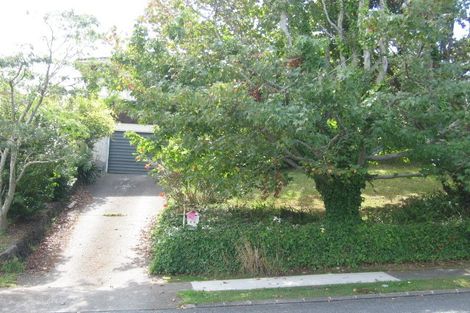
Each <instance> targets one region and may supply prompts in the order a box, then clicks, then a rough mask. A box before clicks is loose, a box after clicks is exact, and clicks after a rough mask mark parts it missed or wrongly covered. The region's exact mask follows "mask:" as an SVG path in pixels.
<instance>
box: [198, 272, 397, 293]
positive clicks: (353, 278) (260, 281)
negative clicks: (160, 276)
mask: <svg viewBox="0 0 470 313" xmlns="http://www.w3.org/2000/svg"><path fill="white" fill-rule="evenodd" d="M388 281H400V279H398V278H396V277H394V276H392V275H390V274H387V273H385V272H369V273H347V274H320V275H300V276H284V277H272V278H248V279H230V280H213V281H198V282H191V286H192V288H193V290H196V291H224V290H253V289H266V288H291V287H307V286H325V285H340V284H356V283H374V282H388Z"/></svg>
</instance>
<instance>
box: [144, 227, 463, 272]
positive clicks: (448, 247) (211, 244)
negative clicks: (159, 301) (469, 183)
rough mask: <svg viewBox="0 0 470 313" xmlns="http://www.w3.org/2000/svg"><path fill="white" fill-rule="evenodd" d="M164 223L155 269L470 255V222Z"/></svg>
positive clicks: (310, 266) (280, 268) (349, 263)
mask: <svg viewBox="0 0 470 313" xmlns="http://www.w3.org/2000/svg"><path fill="white" fill-rule="evenodd" d="M170 224H171V223H165V222H163V223H160V226H159V227H158V229H157V231H156V232H155V234H154V240H155V243H154V256H153V262H152V265H151V271H152V272H153V273H155V274H220V273H250V274H282V273H289V272H293V271H314V270H318V269H325V268H331V267H336V266H346V267H357V266H359V265H365V264H377V263H403V262H426V261H445V260H462V259H470V220H468V219H466V220H461V221H455V222H447V223H445V224H442V223H441V224H439V223H417V224H406V225H393V224H372V223H360V224H356V225H339V224H336V225H335V224H330V225H325V224H321V223H310V224H304V225H293V224H289V223H276V222H273V223H270V224H267V223H258V224H243V225H234V224H230V223H227V225H225V226H221V225H220V224H218V225H216V226H215V227H210V226H202V227H200V228H199V229H196V230H189V229H183V228H182V227H176V226H174V225H170Z"/></svg>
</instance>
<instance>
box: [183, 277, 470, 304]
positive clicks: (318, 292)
mask: <svg viewBox="0 0 470 313" xmlns="http://www.w3.org/2000/svg"><path fill="white" fill-rule="evenodd" d="M456 288H470V278H444V279H442V278H441V279H426V280H409V281H399V282H378V283H366V284H345V285H331V286H322V287H298V288H276V289H259V290H240V291H212V292H207V291H193V290H187V291H181V292H179V293H178V296H179V297H180V298H181V299H182V302H183V303H184V304H205V303H222V302H236V301H256V300H266V299H312V298H321V297H340V296H355V295H363V294H384V293H392V292H405V291H425V290H444V289H456Z"/></svg>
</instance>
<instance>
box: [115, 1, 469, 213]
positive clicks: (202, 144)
mask: <svg viewBox="0 0 470 313" xmlns="http://www.w3.org/2000/svg"><path fill="white" fill-rule="evenodd" d="M467 11H468V3H466V2H460V1H433V2H432V3H429V2H428V1H422V0H416V1H385V0H377V1H366V0H337V1H324V0H321V1H302V2H294V1H292V2H291V1H263V2H259V1H254V0H253V1H251V0H246V1H218V0H201V1H186V2H185V3H182V2H181V1H151V3H150V5H149V8H148V10H147V14H146V17H145V19H144V20H143V22H141V23H140V24H138V25H137V26H136V28H135V31H134V35H133V37H132V39H131V41H130V43H129V45H128V47H127V49H126V50H124V51H118V52H117V53H116V54H115V57H114V61H115V65H116V68H118V69H119V70H120V71H121V80H120V81H119V84H120V88H122V89H125V90H128V91H129V92H130V93H131V94H132V96H133V97H134V99H135V101H128V102H127V108H128V110H129V111H130V112H131V113H133V114H134V115H135V116H136V117H138V118H140V119H141V120H143V121H146V122H150V123H153V124H157V125H158V128H157V129H156V131H155V136H154V138H152V139H151V140H150V141H149V140H144V139H141V140H140V143H141V147H142V149H141V151H142V156H143V157H147V158H148V159H149V161H152V162H155V163H158V164H159V169H157V171H162V170H163V169H165V170H168V169H174V170H175V171H176V172H177V173H180V174H182V176H183V177H188V178H189V177H191V172H193V171H199V169H201V168H203V170H202V172H204V173H205V174H202V175H201V176H204V178H202V179H205V180H206V181H207V182H209V183H210V182H211V181H215V182H219V181H220V180H225V181H228V180H231V182H230V184H229V185H230V186H232V188H230V187H229V188H230V189H231V190H232V191H234V192H236V191H237V190H242V191H245V190H249V189H251V188H255V187H257V188H261V189H263V190H265V191H271V192H272V191H274V192H275V193H277V192H279V190H280V188H282V186H284V185H285V184H286V183H287V179H286V177H285V176H284V175H283V173H282V172H281V169H282V168H283V167H285V166H286V165H289V166H292V167H295V168H299V169H302V170H303V171H305V173H306V174H307V175H309V176H310V177H311V178H312V179H313V180H314V181H315V185H316V188H317V189H318V191H319V192H320V193H321V195H322V198H323V200H324V202H325V207H326V212H327V216H328V217H329V218H331V219H333V220H358V219H359V207H360V204H361V202H362V198H361V190H362V189H363V188H364V186H365V184H366V182H367V181H369V180H372V179H392V178H398V177H414V176H422V175H423V173H422V172H419V173H397V174H394V175H372V174H370V173H369V172H368V164H369V162H370V161H375V162H380V161H386V160H392V159H400V158H403V157H408V158H412V159H419V158H423V157H424V155H425V151H427V150H429V149H427V148H428V147H429V146H435V145H439V144H440V143H441V142H443V141H444V142H445V141H446V140H447V139H446V138H447V137H448V136H450V133H454V134H456V133H459V134H463V135H464V136H465V139H464V140H467V139H468V92H469V90H470V88H469V81H468V76H466V73H467V71H468V69H466V67H465V66H466V65H465V62H462V61H459V60H457V59H455V58H454V59H453V58H449V57H448V56H449V55H452V53H453V50H454V49H455V48H454V47H455V45H456V44H457V43H458V41H457V40H456V39H455V38H453V31H452V27H453V25H454V23H455V22H456V21H457V20H458V19H459V18H461V17H462V16H464V17H465V14H466V12H467ZM138 141H139V140H136V142H138ZM458 142H462V141H458ZM425 148H426V149H425ZM207 169H210V171H208V170H207ZM200 173H201V172H200ZM198 179H201V177H198ZM189 182H191V180H189ZM217 185H218V184H215V186H217ZM219 185H220V184H219ZM223 188H225V190H226V188H227V187H226V185H223Z"/></svg>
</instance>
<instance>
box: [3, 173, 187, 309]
mask: <svg viewBox="0 0 470 313" xmlns="http://www.w3.org/2000/svg"><path fill="white" fill-rule="evenodd" d="M89 189H90V192H91V194H92V195H93V203H92V204H91V205H89V206H88V207H87V208H86V209H85V210H84V212H83V213H81V215H80V216H79V218H78V220H77V222H76V224H75V226H74V228H73V229H71V230H70V237H69V238H70V239H69V240H68V243H67V245H66V247H64V249H63V251H62V253H61V254H60V256H59V260H58V262H57V264H56V266H55V268H54V269H53V270H52V271H50V272H48V273H46V274H43V275H40V276H31V275H26V276H25V277H23V278H22V279H21V280H20V284H21V285H22V287H21V288H15V289H6V290H2V291H0V303H1V306H0V312H70V311H90V310H123V309H134V310H135V309H144V310H145V309H162V308H174V307H175V306H176V302H175V298H176V291H177V290H179V289H182V288H183V289H185V288H188V286H186V285H185V284H165V283H164V282H163V281H161V280H158V279H156V278H151V277H149V275H148V273H147V268H148V266H147V264H146V260H145V258H144V256H143V253H142V252H141V249H139V247H142V242H141V241H142V233H143V231H144V230H145V229H147V228H148V227H149V226H150V225H151V223H152V222H153V221H154V220H155V217H156V215H157V214H158V213H159V211H161V210H162V208H163V204H164V199H163V198H162V197H160V196H159V194H160V192H161V190H160V189H159V188H158V187H156V186H155V183H154V182H153V180H152V179H151V178H149V177H147V176H144V175H119V174H113V175H106V176H104V177H102V178H101V179H100V180H98V182H97V183H96V184H94V185H93V186H90V188H89Z"/></svg>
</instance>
